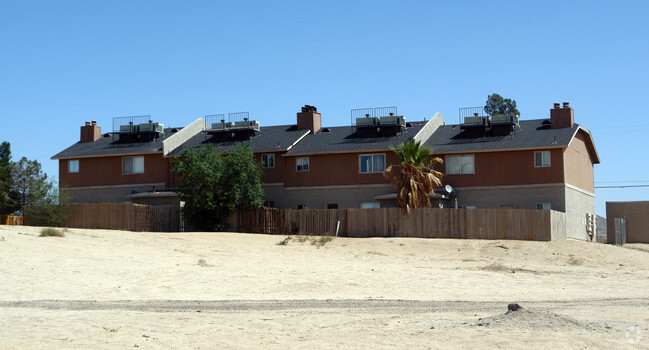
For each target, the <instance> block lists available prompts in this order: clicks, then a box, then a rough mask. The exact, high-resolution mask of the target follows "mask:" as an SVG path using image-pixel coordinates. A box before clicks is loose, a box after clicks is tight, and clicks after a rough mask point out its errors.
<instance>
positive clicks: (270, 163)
mask: <svg viewBox="0 0 649 350" xmlns="http://www.w3.org/2000/svg"><path fill="white" fill-rule="evenodd" d="M261 167H262V168H274V167H275V155H274V154H262V155H261Z"/></svg>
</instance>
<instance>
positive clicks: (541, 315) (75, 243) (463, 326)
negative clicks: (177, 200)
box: [0, 226, 649, 349]
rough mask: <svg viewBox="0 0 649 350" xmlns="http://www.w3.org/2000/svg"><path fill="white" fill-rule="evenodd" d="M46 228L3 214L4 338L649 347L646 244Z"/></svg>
mask: <svg viewBox="0 0 649 350" xmlns="http://www.w3.org/2000/svg"><path fill="white" fill-rule="evenodd" d="M40 229H41V228H38V227H25V226H21V227H14V226H0V349H73V348H74V349H80V348H81V349H124V348H132V347H139V348H145V349H386V348H387V349H389V348H395V349H428V348H430V349H437V348H439V349H461V348H465V349H492V348H503V349H505V348H506V349H517V348H518V349H529V348H547V349H563V348H565V349H586V348H588V349H618V348H619V349H649V247H648V246H647V245H642V244H628V245H625V246H621V247H620V246H612V245H604V244H599V243H587V242H577V241H556V242H526V241H482V240H448V239H416V238H365V239H352V238H342V237H338V238H335V239H334V240H333V241H331V242H328V243H326V244H325V245H324V246H321V247H318V246H316V245H312V244H310V241H309V240H307V241H304V242H300V241H298V240H297V239H292V240H287V241H286V242H287V244H286V245H279V244H278V243H279V242H280V241H282V240H284V239H285V238H286V236H272V235H257V234H240V233H142V232H124V231H109V230H85V229H69V230H67V232H66V233H65V235H66V236H65V237H63V238H60V237H38V235H39V232H40ZM294 238H295V237H294ZM514 302H516V303H519V305H521V306H522V307H523V309H520V310H518V311H510V312H508V309H507V306H508V304H510V303H514Z"/></svg>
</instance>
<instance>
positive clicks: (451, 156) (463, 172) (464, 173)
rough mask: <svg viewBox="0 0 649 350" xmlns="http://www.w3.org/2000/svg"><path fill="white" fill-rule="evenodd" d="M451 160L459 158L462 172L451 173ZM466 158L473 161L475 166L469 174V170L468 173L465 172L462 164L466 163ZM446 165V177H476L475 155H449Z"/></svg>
mask: <svg viewBox="0 0 649 350" xmlns="http://www.w3.org/2000/svg"><path fill="white" fill-rule="evenodd" d="M449 158H459V161H460V172H450V171H449V163H450V162H449ZM465 158H466V159H469V158H470V159H471V163H472V165H473V166H472V168H473V169H472V171H471V172H469V170H468V169H467V170H466V171H464V170H463V167H462V164H463V163H464V162H463V159H465ZM444 163H445V164H446V175H474V174H475V155H474V154H453V155H448V156H446V159H445V162H444Z"/></svg>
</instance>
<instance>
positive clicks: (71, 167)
mask: <svg viewBox="0 0 649 350" xmlns="http://www.w3.org/2000/svg"><path fill="white" fill-rule="evenodd" d="M78 172H79V160H78V159H72V160H69V161H68V173H70V174H74V173H78Z"/></svg>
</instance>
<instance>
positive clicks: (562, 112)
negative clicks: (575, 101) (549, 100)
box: [550, 102, 575, 129]
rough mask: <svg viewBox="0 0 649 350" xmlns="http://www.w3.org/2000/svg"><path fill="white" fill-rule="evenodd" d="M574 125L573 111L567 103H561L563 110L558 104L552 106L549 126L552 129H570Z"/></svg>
mask: <svg viewBox="0 0 649 350" xmlns="http://www.w3.org/2000/svg"><path fill="white" fill-rule="evenodd" d="M574 125H575V111H574V110H573V109H572V108H570V104H569V103H568V102H564V103H563V108H561V107H560V106H559V103H555V104H554V108H553V109H551V110H550V126H551V128H552V129H563V128H572V127H573V126H574Z"/></svg>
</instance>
